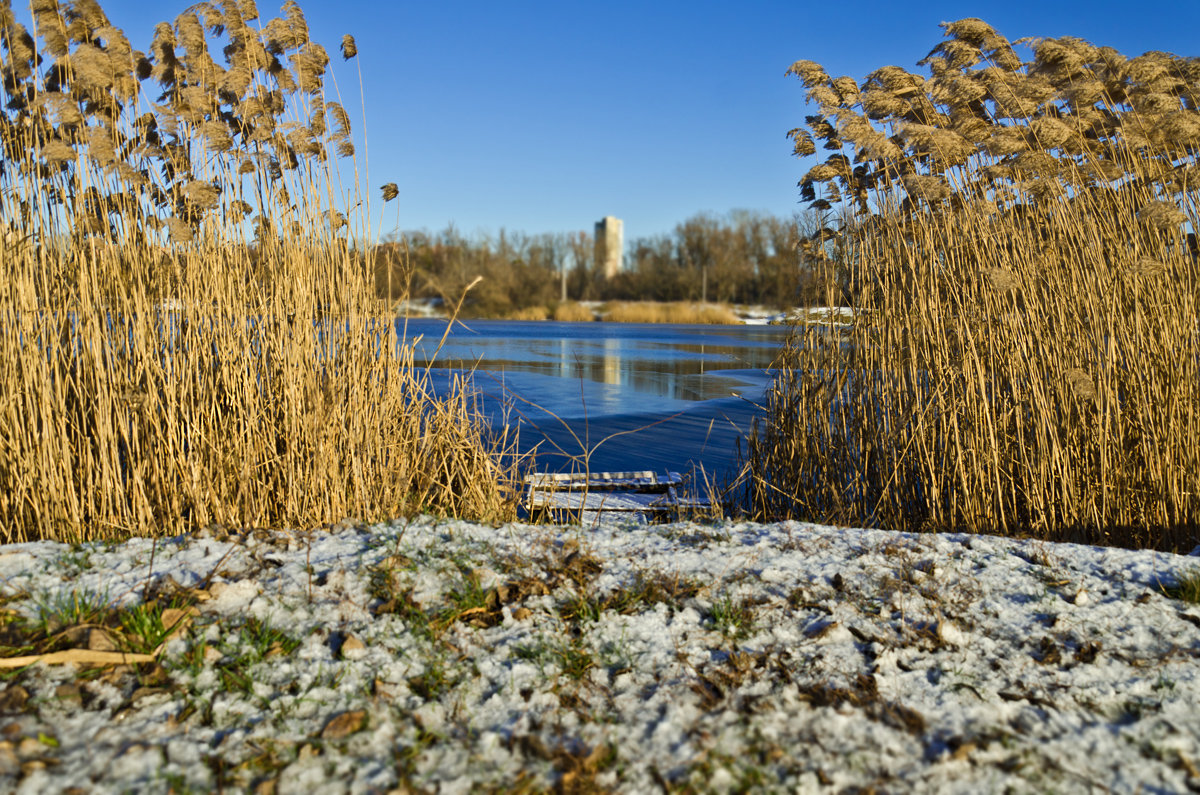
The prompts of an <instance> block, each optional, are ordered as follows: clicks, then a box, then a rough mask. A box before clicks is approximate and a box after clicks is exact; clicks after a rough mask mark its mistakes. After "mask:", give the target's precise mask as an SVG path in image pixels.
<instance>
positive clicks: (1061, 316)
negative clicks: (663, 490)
mask: <svg viewBox="0 0 1200 795" xmlns="http://www.w3.org/2000/svg"><path fill="white" fill-rule="evenodd" d="M943 28H944V30H945V34H946V39H945V40H944V41H943V42H941V43H940V44H939V45H938V46H937V47H936V48H934V50H932V51H931V52H930V53H929V55H927V56H926V58H925V59H924V60H923V61H922V62H921V63H922V64H923V65H924V66H926V67H927V68H928V72H929V73H928V75H917V74H913V73H910V72H908V71H906V70H904V69H901V68H900V67H897V66H886V67H883V68H881V69H878V70H876V71H874V72H871V73H870V74H869V75H868V76H867V78H866V79H865V81H864V82H863V83H862V85H861V86H860V87H859V90H858V91H857V92H855V91H850V90H849V87H848V86H846V85H845V83H844V81H841V82H838V81H834V80H831V79H830V78H829V77H828V76H827V74H826V72H825V71H824V69H822V68H821V67H820V66H819V65H817V64H814V63H812V62H809V61H800V62H797V64H796V65H793V67H792V68H791V69H790V70H789V71H790V72H791V73H793V74H795V75H797V76H799V77H800V78H801V81H802V82H803V84H804V87H805V90H806V91H807V92H808V95H809V97H810V98H811V100H812V101H814V102H815V103H816V104H817V105H818V106H819V113H817V114H814V115H811V116H809V117H808V118H807V119H806V123H805V125H804V126H802V127H799V128H797V129H796V130H793V131H792V132H791V134H790V135H791V137H792V139H793V141H794V148H795V151H796V153H797V154H798V155H801V156H812V155H815V154H816V153H817V151H818V150H817V147H816V146H815V144H816V142H822V143H823V146H824V149H825V153H824V156H823V158H822V159H821V160H820V162H818V163H817V164H816V165H814V166H812V167H811V168H810V169H809V170H808V172H807V173H806V174H805V176H804V178H803V180H802V181H801V185H800V187H801V196H802V198H803V199H804V200H805V201H806V202H808V203H809V204H810V206H812V207H814V208H816V209H818V210H819V211H822V212H824V213H825V214H826V217H827V219H828V220H827V222H826V223H825V224H823V225H822V227H823V228H822V229H821V230H820V231H819V232H817V233H814V235H813V236H812V237H811V238H810V239H808V240H806V241H803V242H802V244H801V245H802V247H804V248H805V250H807V251H809V252H810V253H811V252H813V251H819V252H820V253H821V256H820V257H817V258H816V261H818V262H820V263H823V267H824V268H825V272H824V276H823V278H824V279H825V294H826V301H827V302H828V303H829V304H830V305H834V306H851V307H853V310H854V322H853V323H852V324H849V325H845V326H843V325H840V324H835V323H833V322H832V321H830V322H828V323H825V324H824V325H815V326H804V327H799V328H797V330H796V331H795V334H794V336H793V340H792V342H791V344H790V345H789V346H788V349H787V351H786V352H785V354H784V355H783V357H782V358H781V371H780V372H781V375H780V377H779V379H778V381H777V383H776V385H775V387H774V389H773V390H772V391H771V393H770V395H769V399H768V417H767V419H766V420H765V421H763V422H762V423H761V424H759V425H758V426H757V428H756V430H755V432H754V434H753V436H752V438H751V440H750V443H749V447H748V452H747V467H748V469H747V472H748V480H747V484H748V486H747V487H748V491H747V498H748V500H749V503H750V505H751V506H752V507H753V509H754V511H755V512H757V513H758V514H759V515H760V516H761V517H764V518H768V517H769V518H778V517H783V516H797V517H803V518H807V519H816V520H820V521H842V522H854V523H870V524H877V525H884V526H889V527H898V528H907V529H937V530H968V531H975V532H1000V533H1008V534H1021V535H1024V534H1034V535H1038V536H1041V537H1045V538H1054V539H1070V540H1084V541H1090V542H1098V543H1113V544H1128V545H1138V546H1156V547H1160V548H1166V549H1182V550H1189V549H1191V548H1192V547H1193V546H1194V545H1195V543H1196V542H1197V540H1200V539H1197V538H1196V535H1197V532H1198V530H1200V444H1197V443H1196V439H1198V438H1200V400H1198V399H1197V396H1200V352H1198V343H1200V261H1198V252H1197V244H1196V229H1197V222H1198V221H1200V190H1198V183H1197V181H1196V175H1197V173H1198V171H1200V163H1198V162H1197V151H1198V149H1197V146H1196V143H1197V134H1198V133H1200V130H1198V127H1200V111H1198V110H1197V93H1198V92H1200V66H1198V64H1200V61H1198V60H1197V59H1196V58H1181V57H1178V56H1175V55H1171V54H1167V53H1161V52H1152V53H1146V54H1144V55H1141V56H1138V57H1136V58H1126V57H1124V56H1123V55H1121V54H1120V53H1118V52H1116V51H1114V50H1111V49H1109V48H1102V47H1096V46H1094V45H1092V44H1090V43H1088V42H1085V41H1082V40H1080V39H1077V38H1071V37H1063V38H1058V39H1023V40H1018V41H1017V42H1009V41H1008V40H1007V39H1005V38H1004V37H1003V36H1001V35H1000V34H999V33H997V32H996V31H995V30H994V29H993V28H992V27H991V26H990V25H987V24H986V23H984V22H983V21H981V20H978V19H965V20H959V21H957V22H951V23H947V24H945V25H943ZM1018 48H1025V49H1026V50H1027V51H1029V52H1031V53H1032V57H1031V58H1029V59H1028V60H1022V59H1021V58H1020V57H1018V56H1017V49H1018ZM839 80H840V79H839ZM885 142H886V143H885Z"/></svg>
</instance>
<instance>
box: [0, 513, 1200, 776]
mask: <svg viewBox="0 0 1200 795" xmlns="http://www.w3.org/2000/svg"><path fill="white" fill-rule="evenodd" d="M1196 563H1197V561H1196V559H1195V558H1187V557H1181V556H1175V555H1169V554H1162V553H1155V552H1148V551H1129V550H1121V549H1101V548H1092V547H1083V546H1072V545H1062V544H1047V543H1039V542H1035V541H1014V540H1008V539H1001V538H994V537H987V536H957V535H955V536H913V535H906V534H899V533H890V532H883V531H863V530H845V529H837V528H830V527H817V526H812V525H803V524H798V523H782V524H776V525H754V524H726V525H721V526H705V525H698V524H677V525H664V526H640V527H614V526H603V527H600V528H594V529H580V528H560V527H537V526H534V527H531V526H525V525H505V526H500V527H489V526H480V525H474V524H470V523H465V522H456V521H435V520H433V519H421V520H418V521H415V522H413V523H405V522H397V523H393V524H387V525H378V526H373V527H369V528H353V527H346V528H341V529H338V530H335V531H332V532H326V531H320V532H313V533H311V534H299V533H297V534H285V533H272V532H266V531H256V532H254V533H250V534H247V535H244V536H234V537H219V536H213V535H206V536H200V537H187V538H178V539H172V540H167V541H161V542H159V543H158V544H156V545H154V544H152V543H151V542H150V541H148V540H135V541H130V542H128V543H124V544H120V545H104V544H91V545H82V546H74V547H72V546H67V545H63V544H56V543H50V542H38V543H30V544H19V545H10V546H5V547H0V593H2V595H3V615H4V616H5V617H4V624H3V636H2V637H0V644H4V645H5V646H6V648H5V649H3V650H0V652H2V653H3V654H4V655H5V656H8V657H12V656H15V651H14V649H15V647H16V645H17V643H18V640H19V638H20V637H21V632H24V633H26V636H27V637H31V636H32V635H31V633H34V628H35V627H39V626H40V627H42V629H43V631H44V633H43V634H44V635H45V637H58V638H59V640H58V641H56V642H59V644H60V646H61V643H62V642H61V636H64V635H66V634H70V633H72V632H73V633H74V635H73V637H75V638H76V639H77V641H78V643H83V642H84V639H85V638H90V639H91V640H88V644H90V645H92V646H93V647H95V645H96V644H95V643H93V642H92V641H94V640H95V638H96V635H95V632H96V631H97V626H98V625H105V626H107V627H108V629H106V630H103V632H105V633H107V634H108V636H111V638H110V639H115V640H116V641H117V642H116V644H115V645H116V646H117V647H118V648H120V647H121V645H122V642H123V641H122V639H123V638H124V639H126V640H127V638H128V637H129V631H126V634H125V635H122V630H121V629H119V627H118V625H117V624H116V622H117V619H115V618H113V616H116V615H118V614H128V613H129V610H130V608H131V607H132V606H133V605H136V604H137V603H139V602H142V601H143V600H144V599H147V598H148V599H149V600H150V602H151V603H152V604H154V605H157V606H158V607H160V608H161V607H164V606H170V608H171V609H176V608H185V607H186V606H187V605H189V604H191V605H194V608H195V610H194V611H190V612H194V616H193V617H192V618H191V619H190V626H188V628H187V630H186V631H185V632H180V633H177V634H176V635H175V636H174V637H173V638H172V639H170V640H169V641H168V642H166V644H165V646H164V647H163V649H162V651H161V653H160V654H159V657H158V661H157V662H144V663H141V664H139V665H137V666H107V667H101V668H91V669H86V668H79V669H77V668H76V667H75V666H72V665H54V666H47V665H44V664H37V665H33V666H31V667H29V668H26V669H23V670H20V671H17V672H9V673H8V674H7V675H6V678H5V679H4V680H2V686H3V691H2V692H0V715H2V717H0V788H3V789H6V790H7V789H15V790H16V791H19V792H30V793H35V792H36V793H40V792H49V791H64V790H66V789H68V788H70V787H78V788H81V790H85V791H96V792H103V791H122V790H128V789H136V790H138V791H151V792H153V791H159V792H167V791H169V790H172V789H173V790H174V791H177V792H178V791H186V790H188V789H193V790H197V789H198V790H212V789H217V788H235V789H238V788H240V789H249V790H257V791H277V792H281V793H284V792H299V791H303V792H305V793H320V792H340V791H354V792H369V791H380V792H382V791H388V790H390V789H393V788H397V787H400V788H409V789H417V790H430V791H439V792H467V791H469V790H476V789H489V788H493V789H497V790H501V789H503V790H508V789H513V788H521V787H525V788H529V789H533V790H539V789H546V788H555V787H559V788H562V789H565V790H572V789H587V788H589V787H592V788H598V789H617V790H623V791H636V792H652V791H662V790H663V789H672V790H673V789H675V788H687V787H691V788H693V789H699V790H704V791H732V790H742V789H746V788H750V789H760V790H781V791H795V790H799V791H824V790H829V791H842V790H844V789H847V788H871V787H885V788H887V789H888V790H891V791H906V790H922V791H944V792H964V793H966V792H970V793H975V792H981V791H1000V790H1004V789H1011V791H1017V792H1021V791H1029V792H1043V791H1049V790H1069V791H1088V790H1095V791H1109V790H1111V791H1117V792H1135V791H1139V790H1140V791H1182V790H1185V789H1188V788H1195V787H1200V770H1198V769H1197V767H1198V766H1200V739H1198V738H1200V712H1198V711H1197V710H1196V708H1195V705H1196V704H1197V703H1198V702H1200V666H1198V665H1197V656H1198V655H1200V607H1197V606H1196V605H1194V604H1189V603H1186V602H1183V601H1179V600H1177V599H1174V598H1171V597H1169V596H1168V595H1166V593H1165V592H1164V587H1163V586H1164V585H1165V584H1167V585H1169V584H1171V583H1174V582H1176V580H1177V579H1178V578H1179V577H1181V576H1184V575H1186V574H1188V573H1189V572H1192V571H1193V570H1194V567H1195V565H1196ZM85 603H86V604H92V605H96V604H101V603H102V605H103V606H104V607H105V608H106V609H109V613H108V614H107V616H108V617H107V618H106V619H104V618H101V617H99V616H100V613H96V612H94V614H93V616H92V618H91V621H92V624H93V626H92V627H91V629H90V630H89V631H90V632H91V633H92V634H90V635H87V634H81V633H80V631H79V629H78V628H74V629H72V628H71V627H69V626H67V625H68V624H69V623H70V622H69V621H67V620H66V616H67V614H68V613H70V612H71V611H72V610H75V612H76V613H77V612H79V611H78V609H77V608H78V607H79V605H80V604H85ZM122 611H125V613H122ZM101 612H102V611H101ZM180 613H182V610H180V612H179V613H173V614H172V615H176V616H177V615H179V614H180ZM39 616H40V619H39ZM39 621H40V623H39ZM55 621H58V623H59V625H61V626H59V625H56V624H55V623H54V622H55ZM106 622H107V623H106ZM85 629H86V628H85ZM46 633H58V634H57V635H52V634H46ZM47 642H49V641H47ZM88 644H85V645H88ZM29 651H30V650H29V649H28V648H26V649H25V650H24V652H29Z"/></svg>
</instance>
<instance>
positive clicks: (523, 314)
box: [505, 306, 550, 320]
mask: <svg viewBox="0 0 1200 795" xmlns="http://www.w3.org/2000/svg"><path fill="white" fill-rule="evenodd" d="M549 318H550V310H549V309H547V308H546V307H544V306H525V307H521V308H520V309H514V310H513V311H511V312H509V313H508V315H507V316H506V317H505V320H548V319H549Z"/></svg>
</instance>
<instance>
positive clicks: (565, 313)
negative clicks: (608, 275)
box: [553, 301, 596, 323]
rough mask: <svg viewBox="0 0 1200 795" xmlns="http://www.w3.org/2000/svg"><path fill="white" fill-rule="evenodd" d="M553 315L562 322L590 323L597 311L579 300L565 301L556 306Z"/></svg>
mask: <svg viewBox="0 0 1200 795" xmlns="http://www.w3.org/2000/svg"><path fill="white" fill-rule="evenodd" d="M553 317H554V319H555V320H557V321H559V322H561V323H588V322H591V321H593V320H595V319H596V313H595V312H593V311H592V310H591V309H589V308H588V307H586V306H584V305H583V304H581V303H579V302H578V301H563V302H561V303H559V304H558V305H557V306H555V307H554V315H553Z"/></svg>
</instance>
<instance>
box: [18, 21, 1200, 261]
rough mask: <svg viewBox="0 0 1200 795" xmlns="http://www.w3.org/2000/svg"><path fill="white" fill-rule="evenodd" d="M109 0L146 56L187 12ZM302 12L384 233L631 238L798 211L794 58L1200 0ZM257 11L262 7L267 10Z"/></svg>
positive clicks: (1199, 40) (1176, 26)
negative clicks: (349, 43) (382, 198)
mask: <svg viewBox="0 0 1200 795" xmlns="http://www.w3.org/2000/svg"><path fill="white" fill-rule="evenodd" d="M101 4H102V5H103V7H104V9H105V11H106V12H107V13H108V15H109V18H110V19H111V21H112V22H113V23H114V24H116V25H117V26H118V27H121V28H122V29H124V30H125V32H126V34H127V35H128V36H129V38H130V40H131V42H132V43H133V45H134V46H135V47H137V48H140V49H145V48H146V47H147V46H148V45H149V42H150V39H151V35H152V31H153V27H154V23H156V22H158V21H161V20H167V19H173V18H174V16H175V15H176V14H178V13H179V12H180V11H182V10H183V9H184V8H185V7H186V6H187V3H186V2H179V3H171V2H163V0H158V1H157V2H154V3H148V2H145V1H144V0H101ZM14 5H16V6H18V7H19V6H20V5H21V0H15V2H14ZM300 5H301V7H302V8H303V9H304V12H305V15H306V17H307V19H308V23H309V27H310V29H311V33H312V37H313V38H314V39H315V40H317V41H319V42H320V43H322V44H324V45H325V47H326V48H327V49H328V50H329V52H330V54H331V56H334V61H335V70H336V71H335V75H336V78H337V81H338V85H339V87H340V89H341V91H342V93H343V95H344V97H343V98H344V100H345V103H344V104H345V105H346V106H347V109H348V110H351V111H352V116H353V117H354V118H355V119H356V120H358V121H357V122H356V129H355V139H356V141H357V142H358V146H359V153H360V156H361V155H362V154H363V152H364V150H365V152H366V153H367V154H368V157H369V168H368V171H367V174H368V176H369V180H370V183H371V185H372V190H373V191H374V193H373V199H372V200H373V202H376V199H375V197H377V196H378V186H379V185H381V184H383V183H385V182H395V183H397V184H398V186H399V188H400V197H399V198H398V199H397V200H396V201H394V202H393V203H391V204H389V205H388V206H387V208H386V210H387V212H386V215H385V221H384V231H386V230H388V229H392V228H395V227H396V226H399V227H400V228H402V229H419V228H427V229H430V230H437V229H441V228H443V227H445V226H446V225H447V224H448V223H451V222H453V223H454V224H455V225H456V226H457V227H458V228H459V229H460V230H461V231H463V232H465V233H468V234H471V233H475V232H482V233H495V232H497V231H498V230H499V229H500V228H501V227H504V228H507V229H509V230H519V231H524V232H528V233H531V234H535V233H541V232H567V231H574V230H585V229H586V230H588V231H590V230H591V228H592V224H593V223H594V222H595V221H596V220H598V219H599V218H600V217H602V216H604V215H616V216H618V217H620V218H622V219H624V221H625V235H626V240H629V239H632V238H635V237H640V236H646V235H653V234H659V233H665V232H668V231H670V230H671V229H672V228H673V227H674V225H675V224H676V223H678V222H680V221H682V220H684V219H685V218H687V217H688V216H691V215H693V214H695V213H697V212H714V213H724V212H726V211H728V210H730V209H734V208H745V209H752V210H762V211H766V212H770V213H774V214H780V215H789V214H791V213H792V212H793V211H795V210H797V209H798V208H799V205H798V204H797V188H796V182H797V180H799V178H800V176H801V175H802V174H803V173H804V171H805V170H806V169H807V167H808V164H806V163H804V162H803V161H800V160H797V159H795V158H794V157H792V156H791V147H790V144H789V142H788V141H787V140H786V138H785V134H786V132H787V131H788V130H789V129H791V128H792V127H796V126H798V125H799V124H800V123H801V122H802V121H803V118H804V115H805V113H806V112H807V111H806V109H805V105H804V90H803V88H802V86H801V85H800V83H799V82H798V81H797V80H796V79H795V78H793V77H785V76H784V72H785V70H786V69H787V67H788V66H789V65H790V64H791V63H792V62H793V61H795V60H797V59H800V58H805V59H809V60H814V61H817V62H818V63H821V64H822V65H824V66H825V67H826V69H827V70H828V71H829V72H830V74H833V75H838V74H847V75H850V76H852V77H854V78H855V79H858V80H861V79H862V78H863V77H864V76H865V75H866V74H867V73H868V72H870V71H872V70H874V69H876V68H878V67H880V66H883V65H886V64H896V65H899V66H903V67H905V68H909V69H914V68H916V67H915V63H916V61H918V60H920V59H921V58H922V57H924V56H925V55H926V53H927V52H928V51H929V50H930V49H932V48H933V47H934V46H936V45H937V43H938V42H939V41H940V40H941V37H942V31H941V29H940V28H939V27H938V23H939V22H942V21H949V20H955V19H960V18H962V17H969V16H976V17H980V18H982V19H984V20H985V21H987V22H989V23H991V24H992V25H993V26H994V27H995V28H996V29H997V30H999V31H1000V32H1001V33H1003V34H1004V35H1006V36H1008V37H1009V38H1010V39H1016V38H1018V37H1022V36H1064V35H1072V36H1078V37H1081V38H1084V39H1087V40H1089V41H1091V42H1093V43H1095V44H1099V45H1107V46H1111V47H1115V48H1116V49H1118V50H1120V51H1121V52H1123V53H1125V54H1126V55H1138V54H1141V53H1142V52H1145V51H1147V50H1165V51H1168V52H1174V53H1176V54H1178V55H1185V56H1191V55H1200V3H1197V2H1194V0H1171V1H1169V2H1164V1H1163V0H1148V1H1146V2H1110V1H1109V0H1105V2H1100V3H1097V2H1091V3H1082V2H1077V1H1076V0H1072V1H1071V2H1040V3H1036V2H1005V3H961V2H960V3H953V2H926V3H898V2H890V3H879V2H858V3H842V2H836V0H832V1H830V0H826V2H821V3H814V2H801V1H799V0H793V1H792V2H754V0H743V2H709V1H708V0H690V1H689V2H676V0H671V1H670V2H655V0H642V2H623V0H614V1H613V2H607V3H583V2H576V1H575V0H557V1H555V2H542V1H540V0H538V1H533V0H530V1H524V0H506V1H505V2H496V1H495V0H492V1H490V2H474V1H470V2H468V1H467V0H461V1H460V0H423V2H408V1H407V0H396V1H395V2H387V1H386V0H383V1H379V0H377V1H376V2H367V1H366V0H337V1H334V0H301V2H300ZM258 7H259V11H260V13H261V14H262V15H263V17H264V19H266V18H269V17H271V16H275V15H276V14H277V13H278V12H277V5H276V4H275V3H272V2H267V1H265V0H259V2H258ZM344 33H350V34H351V35H353V36H354V37H355V39H356V40H357V43H358V49H359V57H358V62H357V64H356V62H355V61H351V62H349V64H343V62H342V60H341V58H340V55H335V53H336V52H337V48H338V44H339V43H340V41H341V37H342V34H344ZM358 68H361V70H362V81H363V82H362V93H363V95H364V96H365V106H366V124H365V126H364V124H363V123H362V121H361V115H359V113H360V112H359V111H358V106H359V103H358V94H359V83H358V71H357V70H358ZM364 132H365V137H366V143H367V146H366V147H364V146H363V145H362V141H363V137H364ZM360 165H361V164H360ZM376 204H378V203H377V202H376ZM373 215H374V212H373Z"/></svg>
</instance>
